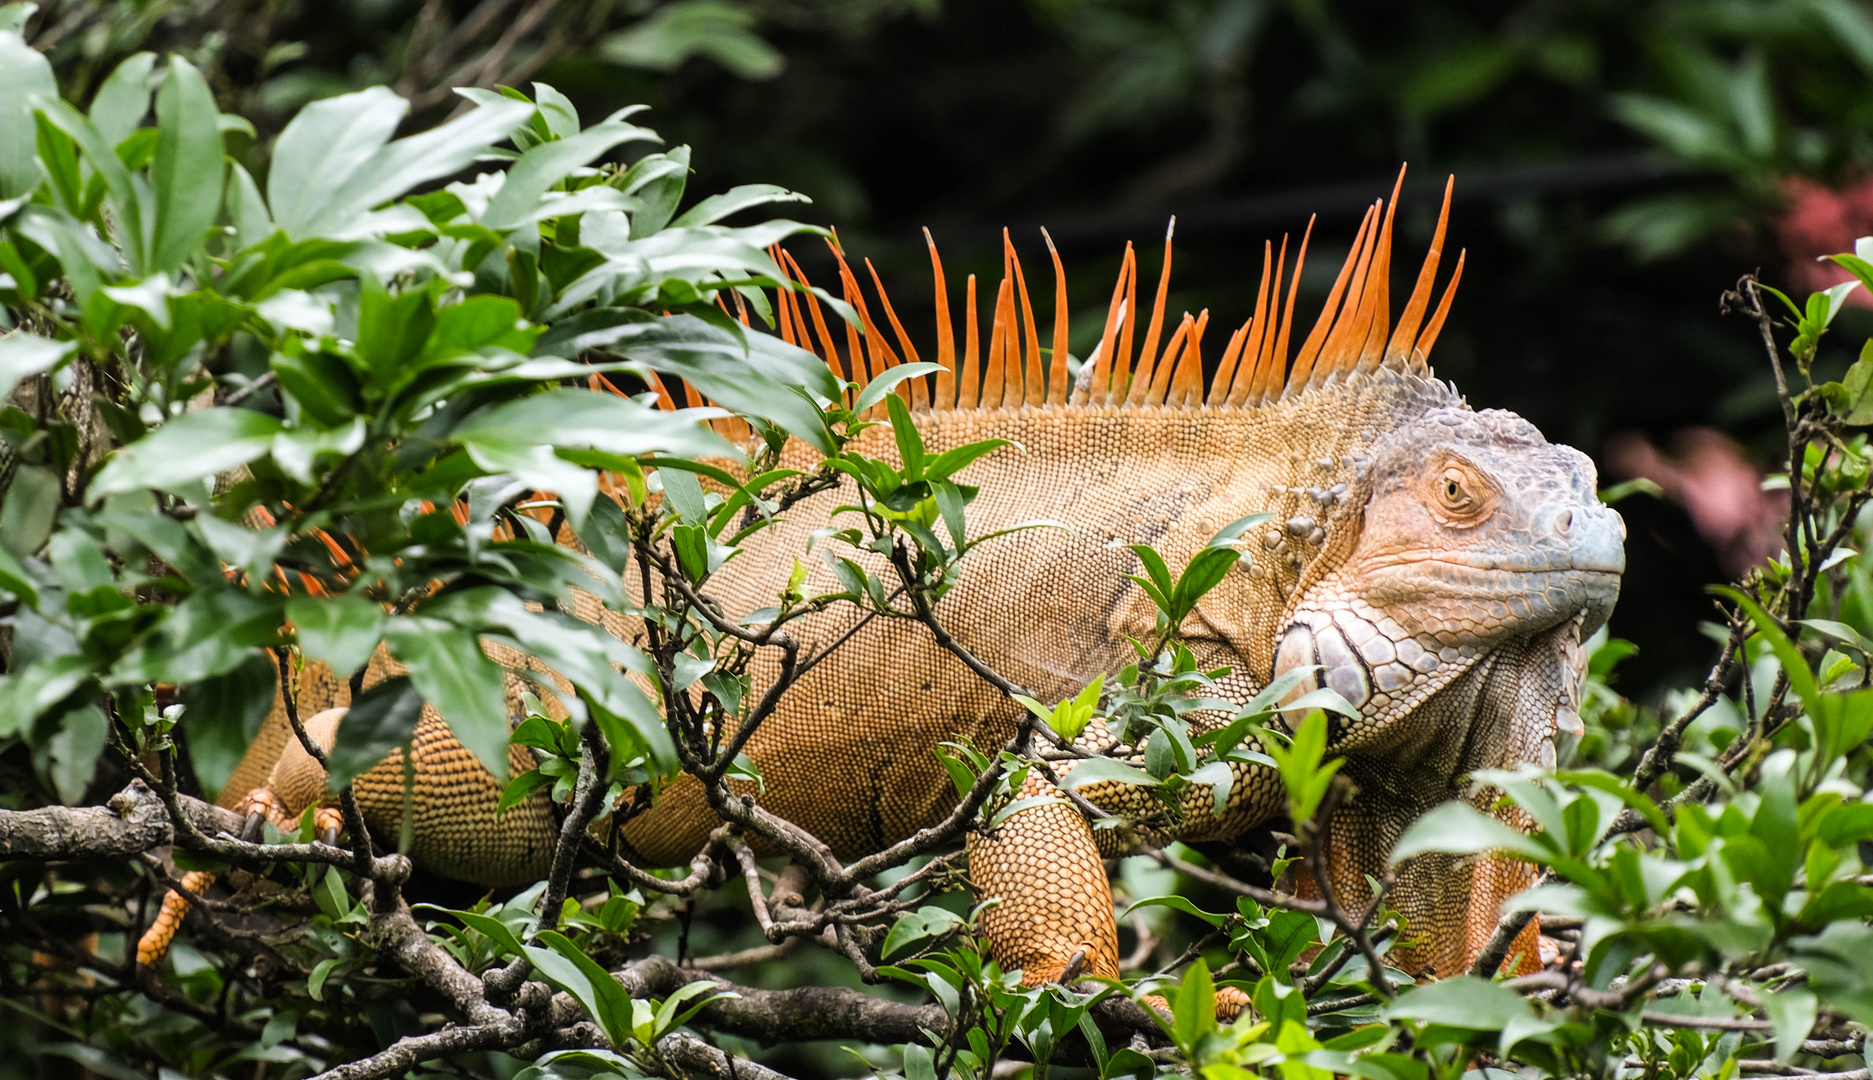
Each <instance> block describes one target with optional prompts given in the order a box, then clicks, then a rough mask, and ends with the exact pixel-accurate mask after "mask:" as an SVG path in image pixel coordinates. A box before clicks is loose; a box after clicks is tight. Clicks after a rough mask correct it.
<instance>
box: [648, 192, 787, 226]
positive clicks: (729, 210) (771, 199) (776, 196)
mask: <svg viewBox="0 0 1873 1080" xmlns="http://www.w3.org/2000/svg"><path fill="white" fill-rule="evenodd" d="M812 201H813V200H812V199H809V198H807V197H806V196H805V195H802V194H800V193H799V192H797V191H788V190H787V189H786V188H784V187H776V186H774V185H773V184H742V185H740V186H738V187H732V188H729V189H728V190H727V191H725V192H723V193H722V194H720V195H711V196H709V197H708V198H706V199H704V200H702V201H701V202H699V203H697V204H696V205H694V206H692V207H690V208H689V209H688V210H685V211H683V213H682V214H681V215H679V216H678V217H677V219H676V220H675V221H672V222H670V225H671V227H672V228H679V229H680V228H688V227H694V226H700V225H713V224H715V223H716V222H718V221H721V220H722V219H723V218H725V217H728V216H730V215H732V214H738V213H740V212H741V211H743V210H747V209H750V208H751V207H756V206H765V205H767V204H769V203H778V202H798V203H810V202H812Z"/></svg>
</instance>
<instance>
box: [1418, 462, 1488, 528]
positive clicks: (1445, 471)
mask: <svg viewBox="0 0 1873 1080" xmlns="http://www.w3.org/2000/svg"><path fill="white" fill-rule="evenodd" d="M1432 475H1433V476H1435V477H1436V479H1435V480H1434V481H1433V483H1434V487H1433V492H1434V502H1435V505H1436V509H1437V511H1438V514H1439V516H1441V517H1444V518H1447V519H1449V521H1448V523H1449V524H1468V523H1471V522H1474V521H1477V520H1479V519H1481V518H1482V517H1483V516H1484V515H1486V514H1487V513H1488V512H1489V509H1490V506H1491V504H1492V503H1493V501H1494V495H1495V488H1494V487H1493V486H1492V485H1491V484H1490V483H1489V481H1487V480H1485V479H1483V478H1482V477H1481V476H1479V475H1477V473H1476V471H1475V470H1474V469H1472V468H1468V467H1466V465H1465V464H1463V463H1460V462H1451V461H1448V460H1447V461H1446V462H1445V464H1444V467H1443V468H1442V469H1439V470H1438V471H1437V472H1436V473H1434V474H1432Z"/></svg>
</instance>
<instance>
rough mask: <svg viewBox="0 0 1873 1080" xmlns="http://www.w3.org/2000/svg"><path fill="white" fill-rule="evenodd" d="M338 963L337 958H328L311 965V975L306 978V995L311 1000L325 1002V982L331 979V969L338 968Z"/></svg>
mask: <svg viewBox="0 0 1873 1080" xmlns="http://www.w3.org/2000/svg"><path fill="white" fill-rule="evenodd" d="M338 962H339V958H338V957H336V956H328V957H326V958H325V959H323V960H321V961H319V962H318V963H317V964H314V965H313V967H312V974H311V975H309V976H307V978H306V994H307V995H308V996H310V997H311V998H312V1000H314V1001H324V1000H325V980H326V979H329V978H331V975H332V969H333V968H335V967H337V966H338Z"/></svg>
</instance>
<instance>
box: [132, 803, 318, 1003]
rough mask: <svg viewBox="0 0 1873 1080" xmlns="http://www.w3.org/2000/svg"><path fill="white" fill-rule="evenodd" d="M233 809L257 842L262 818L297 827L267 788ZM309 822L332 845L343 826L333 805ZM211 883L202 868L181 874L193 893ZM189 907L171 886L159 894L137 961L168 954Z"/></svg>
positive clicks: (245, 834)
mask: <svg viewBox="0 0 1873 1080" xmlns="http://www.w3.org/2000/svg"><path fill="white" fill-rule="evenodd" d="M234 809H235V813H238V814H241V815H243V816H244V817H245V818H246V821H245V822H244V824H243V825H242V826H241V839H242V840H244V841H246V842H247V843H250V844H252V843H258V842H259V840H260V838H261V836H262V833H261V829H260V825H261V822H263V821H270V822H272V823H273V827H274V828H276V829H279V830H280V831H281V832H292V831H293V830H295V829H297V828H298V827H299V822H298V820H297V819H296V818H294V816H293V813H292V811H291V810H290V809H289V808H288V807H287V805H286V803H285V802H284V801H283V800H282V799H281V798H280V797H279V796H278V795H275V794H274V793H273V792H272V790H271V789H268V788H263V787H261V788H255V789H254V790H252V791H250V792H248V793H247V794H246V795H245V796H243V797H242V798H241V801H240V802H239V803H238V804H236V805H235V808H234ZM313 824H314V826H315V828H316V829H317V830H318V835H319V840H320V841H321V842H322V843H325V844H327V845H336V844H337V843H338V834H339V833H340V832H342V831H343V830H344V826H345V818H344V815H343V814H341V813H340V812H339V810H338V808H337V807H335V806H321V807H319V808H318V809H317V810H316V811H314V812H313ZM214 883H215V875H214V874H212V873H209V872H207V871H205V870H195V871H191V872H189V873H187V874H185V875H183V877H182V887H183V888H185V889H187V890H188V891H189V892H191V893H193V894H195V895H196V896H200V895H202V894H203V893H204V892H207V891H208V887H209V886H210V885H213V884H214ZM189 907H190V904H189V900H188V898H187V897H186V896H183V895H182V894H181V893H179V892H177V891H175V890H174V889H171V890H169V891H168V892H167V893H165V894H164V895H163V904H162V907H161V908H159V909H158V910H157V912H156V919H155V921H153V922H151V923H150V928H149V929H148V930H145V931H144V932H143V936H142V937H141V938H139V939H138V940H137V963H138V964H140V965H142V966H143V967H155V966H156V965H157V964H159V963H162V959H163V957H164V956H167V955H168V954H169V944H170V942H172V941H174V940H175V937H176V931H177V930H179V929H181V927H182V919H183V917H184V916H186V915H188V913H189Z"/></svg>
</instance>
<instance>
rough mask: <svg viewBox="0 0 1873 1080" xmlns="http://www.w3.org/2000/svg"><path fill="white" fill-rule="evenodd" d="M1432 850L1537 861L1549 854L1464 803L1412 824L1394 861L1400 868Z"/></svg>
mask: <svg viewBox="0 0 1873 1080" xmlns="http://www.w3.org/2000/svg"><path fill="white" fill-rule="evenodd" d="M1430 851H1441V852H1445V853H1448V854H1452V855H1474V854H1476V853H1477V852H1481V851H1504V852H1512V853H1514V854H1518V855H1523V856H1526V857H1528V858H1530V859H1536V860H1540V859H1543V858H1546V857H1547V856H1548V854H1549V852H1548V851H1547V849H1545V848H1543V847H1542V846H1541V845H1540V844H1538V843H1536V842H1535V841H1534V840H1532V839H1530V838H1529V837H1527V836H1524V835H1522V834H1521V833H1520V832H1518V831H1516V830H1515V829H1511V828H1510V827H1509V826H1507V825H1504V824H1503V823H1502V822H1500V821H1497V820H1496V819H1495V818H1493V817H1490V816H1489V815H1488V814H1485V813H1483V812H1482V811H1480V810H1478V809H1476V808H1475V807H1474V806H1471V805H1470V804H1468V803H1463V802H1447V803H1445V804H1443V805H1442V806H1439V807H1437V808H1435V809H1433V810H1432V811H1431V812H1430V813H1428V814H1425V815H1424V816H1423V817H1421V818H1419V819H1418V820H1417V821H1415V822H1413V823H1412V826H1411V828H1409V829H1407V830H1405V835H1403V836H1401V837H1399V839H1398V843H1397V844H1396V845H1394V846H1393V848H1392V860H1391V861H1392V864H1393V865H1397V864H1398V863H1401V862H1404V861H1405V860H1406V859H1409V858H1411V857H1412V856H1413V855H1420V854H1423V853H1425V852H1430Z"/></svg>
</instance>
